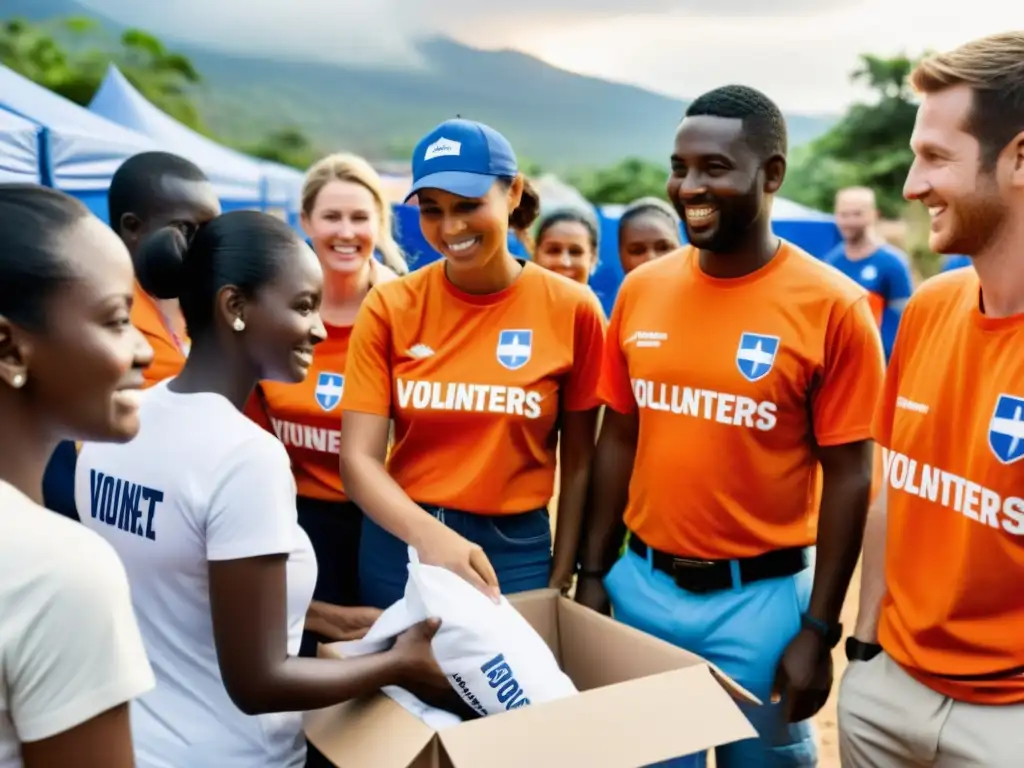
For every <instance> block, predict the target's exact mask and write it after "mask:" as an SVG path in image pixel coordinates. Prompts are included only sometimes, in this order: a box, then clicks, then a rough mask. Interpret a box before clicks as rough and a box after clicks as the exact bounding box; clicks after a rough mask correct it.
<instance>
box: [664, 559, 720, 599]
mask: <svg viewBox="0 0 1024 768" xmlns="http://www.w3.org/2000/svg"><path fill="white" fill-rule="evenodd" d="M713 565H714V562H713V561H711V560H700V559H697V558H692V557H673V558H672V576H673V577H674V580H675V582H676V586H677V587H679V588H680V589H685V590H686V591H687V592H689V593H691V594H694V595H703V594H707V593H708V592H714V591H715V588H714V587H707V586H698V585H697V584H692V583H690V584H687V583H684V582H685V581H686V579H682V578H680V577H681V576H682V575H683V574H684V573H685V572H686V571H697V572H700V571H702V570H704V569H706V568H710V567H712V566H713Z"/></svg>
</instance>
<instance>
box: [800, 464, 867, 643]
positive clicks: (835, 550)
mask: <svg viewBox="0 0 1024 768" xmlns="http://www.w3.org/2000/svg"><path fill="white" fill-rule="evenodd" d="M870 492H871V474H870V467H868V471H860V470H859V469H856V470H844V471H834V472H828V471H826V473H825V478H824V483H823V487H822V494H821V511H820V513H819V515H818V543H817V557H816V560H815V567H814V586H813V589H812V592H811V599H810V604H809V607H808V614H809V615H810V616H812V617H813V618H815V619H818V620H819V621H823V622H826V623H828V624H835V623H837V622H838V621H839V614H840V612H841V611H842V609H843V601H844V600H845V599H846V592H847V590H848V589H849V586H850V579H851V578H852V577H853V572H854V570H855V569H856V567H857V558H858V557H859V556H860V549H861V543H862V541H863V538H864V522H865V518H866V517H867V511H868V497H869V494H870Z"/></svg>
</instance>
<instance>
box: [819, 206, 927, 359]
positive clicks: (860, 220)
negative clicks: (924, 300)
mask: <svg viewBox="0 0 1024 768" xmlns="http://www.w3.org/2000/svg"><path fill="white" fill-rule="evenodd" d="M835 217H836V225H837V226H838V227H839V232H840V234H842V236H843V242H841V243H839V244H838V245H837V246H836V247H835V248H833V249H832V250H831V251H830V252H829V253H828V254H827V255H826V256H825V262H826V263H827V264H831V265H832V266H833V267H835V268H836V269H838V270H839V271H840V272H842V273H843V274H844V275H846V276H848V277H849V278H851V279H852V280H853V281H854V282H856V283H857V284H858V285H861V286H863V287H864V289H865V290H866V291H867V292H868V298H869V300H870V302H871V310H872V311H873V312H874V314H875V322H876V323H877V324H878V327H879V329H880V330H881V333H882V347H883V348H884V349H885V355H886V358H888V356H889V355H890V354H891V353H892V345H893V341H894V340H895V339H896V329H897V328H898V327H899V324H900V318H901V317H902V316H903V308H904V307H905V306H906V305H907V299H909V298H910V294H911V292H912V291H913V287H912V286H913V284H914V281H913V278H912V277H911V274H910V260H909V259H908V258H907V256H906V254H904V253H901V252H900V251H898V250H897V249H895V248H893V247H892V246H891V245H889V244H888V243H886V242H885V241H884V240H883V239H882V238H881V237H879V236H878V234H877V233H876V232H875V224H876V223H877V221H878V206H877V205H876V203H875V193H874V192H873V191H872V190H870V189H868V188H866V187H849V188H847V189H841V190H839V192H838V193H837V194H836V210H835Z"/></svg>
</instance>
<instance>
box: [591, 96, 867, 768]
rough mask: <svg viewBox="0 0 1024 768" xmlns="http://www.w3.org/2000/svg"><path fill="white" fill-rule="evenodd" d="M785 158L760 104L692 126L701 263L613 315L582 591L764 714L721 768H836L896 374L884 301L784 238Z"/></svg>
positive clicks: (694, 110)
mask: <svg viewBox="0 0 1024 768" xmlns="http://www.w3.org/2000/svg"><path fill="white" fill-rule="evenodd" d="M785 153H786V126H785V122H784V119H783V117H782V114H781V113H780V111H779V109H778V107H777V106H776V105H775V104H774V103H773V102H772V101H771V100H770V99H768V98H767V97H766V96H765V95H764V94H762V93H760V92H758V91H756V90H754V89H751V88H747V87H744V86H726V87H723V88H719V89H716V90H714V91H711V92H709V93H706V94H704V95H703V96H701V97H700V98H698V99H697V100H696V101H694V102H693V103H692V104H691V105H690V107H689V108H688V110H687V112H686V117H685V118H684V119H683V121H682V123H681V125H680V126H679V130H678V132H677V134H676V141H675V151H674V153H673V155H672V158H671V164H672V172H671V176H670V178H669V182H668V193H669V198H670V199H671V200H672V202H673V204H674V205H675V206H676V208H677V209H678V210H679V213H680V216H682V217H683V219H684V221H685V222H686V232H687V236H688V238H689V241H690V243H692V247H687V248H685V249H683V250H680V251H677V252H675V253H673V254H670V255H668V256H663V257H662V258H660V259H657V260H656V261H653V262H650V263H649V264H645V265H644V266H642V267H639V268H638V269H636V270H634V271H633V272H632V273H631V274H630V275H629V276H628V277H627V278H626V280H625V281H624V283H623V285H622V288H621V290H620V292H619V295H618V298H617V301H616V303H615V309H614V312H613V313H612V319H611V323H610V325H609V330H608V341H607V344H606V346H605V352H606V354H605V367H604V371H603V375H602V379H601V395H602V397H603V398H604V400H605V402H606V403H607V404H608V406H609V408H608V409H607V410H606V412H605V416H604V424H603V426H602V429H601V437H600V441H599V442H598V447H597V453H596V456H595V459H594V462H595V463H594V471H593V474H592V477H593V482H592V486H591V493H590V498H591V499H592V502H591V503H592V507H591V509H590V512H591V515H590V517H589V518H588V519H587V520H586V521H585V523H584V531H585V541H584V547H583V550H582V555H581V565H580V568H581V572H580V582H579V584H578V586H577V592H576V598H577V599H578V600H579V601H580V602H582V603H583V604H585V605H588V606H590V607H592V608H595V609H597V610H604V611H607V610H608V606H609V601H610V604H611V609H612V611H613V613H614V615H615V617H616V618H617V619H619V620H620V621H623V622H625V623H627V624H630V625H633V626H635V627H637V628H639V629H641V630H643V631H645V632H647V633H649V634H652V635H655V636H657V637H661V638H664V639H666V640H668V641H670V642H673V643H675V644H677V645H679V646H681V647H683V648H685V649H687V650H690V651H692V652H694V653H698V654H700V655H701V656H704V657H705V658H707V659H708V660H710V661H711V662H713V663H715V664H717V665H719V666H720V667H721V668H722V669H723V670H724V671H725V672H726V673H727V674H728V675H730V676H732V677H733V678H734V679H735V680H736V681H737V682H739V683H740V685H743V686H745V687H746V688H747V689H748V690H750V691H751V692H752V693H753V694H754V695H755V696H757V697H758V698H760V699H761V700H762V701H764V702H766V705H765V706H763V707H760V706H759V707H745V711H746V714H747V716H748V717H749V718H750V720H751V722H752V723H753V725H754V726H755V728H756V729H757V731H758V733H759V735H760V738H759V739H748V740H745V741H741V742H738V743H735V744H730V745H727V746H724V747H720V748H719V749H718V765H719V766H721V767H722V768H738V767H740V766H742V768H757V767H758V766H812V765H816V761H817V755H816V751H817V750H816V746H815V741H814V734H813V731H812V725H811V721H810V718H811V716H812V715H814V714H815V713H816V712H817V711H818V710H819V709H820V708H821V706H822V705H823V704H824V703H825V700H826V699H827V697H828V694H829V690H830V688H831V683H832V665H831V664H832V663H831V655H830V651H831V649H832V648H833V647H834V646H835V645H836V644H837V643H838V642H839V639H840V637H841V636H842V627H841V626H840V624H839V612H840V609H841V608H842V605H843V599H844V597H845V596H846V590H847V587H848V585H849V581H850V577H851V575H852V573H853V570H854V567H855V566H856V564H857V558H858V555H859V553H860V540H861V535H862V532H863V526H864V518H865V516H866V514H867V509H868V498H869V489H870V485H871V469H872V444H871V441H870V440H869V434H870V422H871V415H872V409H873V408H874V405H875V401H876V399H877V396H878V394H879V391H880V389H881V383H882V376H883V357H882V349H881V343H880V340H879V334H878V329H877V328H876V327H875V325H874V321H873V319H872V315H871V310H870V307H869V305H868V300H867V296H866V295H865V292H864V290H863V289H861V288H860V287H859V286H857V285H856V284H855V283H854V282H853V281H851V280H850V279H848V278H847V277H845V276H843V275H841V274H839V273H838V272H837V271H836V270H834V269H832V268H830V267H828V266H826V265H824V264H822V263H821V262H820V261H819V260H818V259H816V258H814V257H812V256H810V255H808V254H807V253H805V252H804V251H801V250H800V249H798V248H796V247H795V246H793V245H791V244H790V243H787V242H785V241H784V240H781V239H780V238H778V237H777V236H775V234H774V233H773V232H772V228H771V206H772V200H773V197H774V195H775V193H776V192H777V191H778V189H779V187H780V186H781V185H782V182H783V178H784V176H785V169H786V161H785ZM627 498H628V503H627ZM623 510H625V524H626V525H627V526H628V529H629V530H630V531H631V536H630V539H629V544H628V549H627V552H626V553H625V554H624V555H623V556H622V557H621V558H620V559H618V561H617V562H616V563H615V566H614V567H613V568H611V571H610V572H609V566H611V564H612V562H613V561H615V558H616V553H617V549H618V546H619V543H620V542H621V541H622V539H621V536H620V535H619V534H618V530H619V526H620V525H621V524H622V520H623ZM815 542H817V548H818V551H817V557H816V562H815V557H814V553H813V550H812V547H813V546H814V544H815ZM812 566H813V567H812ZM773 693H776V694H777V693H781V703H780V704H771V703H768V702H770V701H771V700H772V698H773Z"/></svg>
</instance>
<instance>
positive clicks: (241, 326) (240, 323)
mask: <svg viewBox="0 0 1024 768" xmlns="http://www.w3.org/2000/svg"><path fill="white" fill-rule="evenodd" d="M231 327H232V328H234V329H235V330H236V331H238V332H239V333H240V332H242V331H244V330H245V321H244V320H243V319H242V318H240V317H236V318H235V322H233V323H232V324H231Z"/></svg>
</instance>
